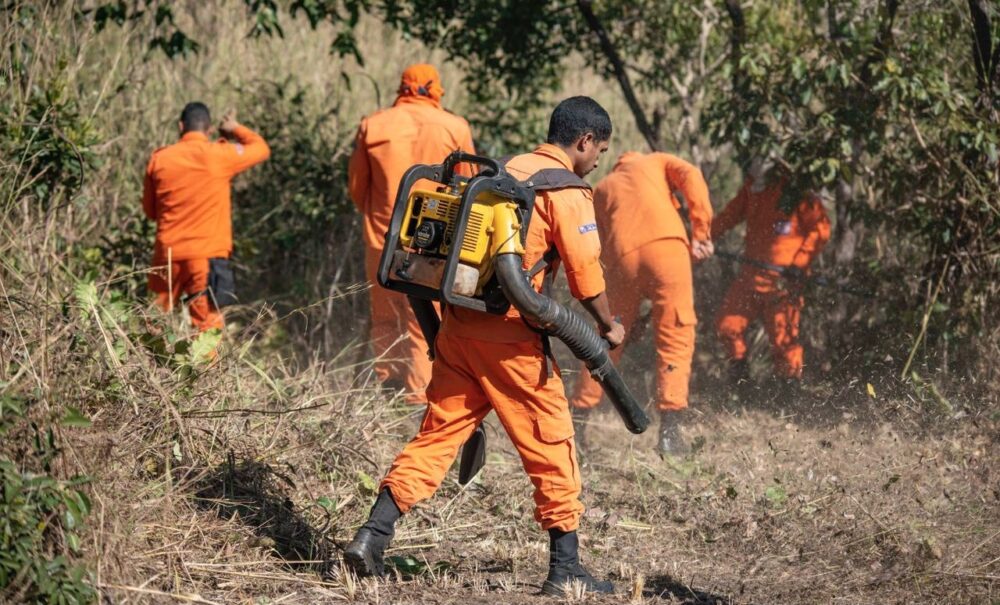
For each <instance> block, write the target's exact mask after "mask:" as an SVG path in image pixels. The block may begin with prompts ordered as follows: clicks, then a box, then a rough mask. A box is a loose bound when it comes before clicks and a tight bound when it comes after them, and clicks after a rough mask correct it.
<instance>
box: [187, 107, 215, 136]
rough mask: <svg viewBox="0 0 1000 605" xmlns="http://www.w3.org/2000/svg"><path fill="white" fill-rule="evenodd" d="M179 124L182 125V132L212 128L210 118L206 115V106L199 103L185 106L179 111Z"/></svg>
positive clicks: (209, 115)
mask: <svg viewBox="0 0 1000 605" xmlns="http://www.w3.org/2000/svg"><path fill="white" fill-rule="evenodd" d="M181 124H183V125H184V132H191V131H192V130H201V131H205V130H208V129H209V128H210V127H211V126H212V116H211V114H209V113H208V105H205V104H204V103H202V102H200V101H194V102H192V103H188V104H187V105H185V106H184V109H183V110H182V111H181Z"/></svg>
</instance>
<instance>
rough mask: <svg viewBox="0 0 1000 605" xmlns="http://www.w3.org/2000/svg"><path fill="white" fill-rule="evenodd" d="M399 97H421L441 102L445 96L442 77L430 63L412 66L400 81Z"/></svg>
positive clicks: (404, 72)
mask: <svg viewBox="0 0 1000 605" xmlns="http://www.w3.org/2000/svg"><path fill="white" fill-rule="evenodd" d="M399 96H401V97H407V96H421V97H429V98H431V99H434V100H435V101H440V100H441V97H443V96H444V88H443V87H442V86H441V75H440V74H438V70H437V69H436V68H435V67H434V66H433V65H430V64H428V63H418V64H416V65H411V66H409V67H407V68H406V70H405V71H403V77H402V78H401V79H400V81H399Z"/></svg>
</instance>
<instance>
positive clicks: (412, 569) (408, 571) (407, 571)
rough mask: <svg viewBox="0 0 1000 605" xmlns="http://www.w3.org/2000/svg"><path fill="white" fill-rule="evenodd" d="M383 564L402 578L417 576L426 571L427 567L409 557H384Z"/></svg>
mask: <svg viewBox="0 0 1000 605" xmlns="http://www.w3.org/2000/svg"><path fill="white" fill-rule="evenodd" d="M385 562H386V563H387V564H388V565H389V566H390V567H391V568H393V569H395V570H397V571H399V572H400V573H401V574H403V575H404V576H419V575H420V574H422V573H424V572H426V571H427V565H425V564H424V563H422V562H420V561H418V560H417V559H415V558H414V557H411V556H410V555H404V556H400V555H395V556H392V557H386V560H385Z"/></svg>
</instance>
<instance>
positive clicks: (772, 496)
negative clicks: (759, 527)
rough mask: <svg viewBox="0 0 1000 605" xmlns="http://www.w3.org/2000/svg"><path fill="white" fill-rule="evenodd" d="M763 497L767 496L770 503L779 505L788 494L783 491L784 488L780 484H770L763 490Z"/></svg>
mask: <svg viewBox="0 0 1000 605" xmlns="http://www.w3.org/2000/svg"><path fill="white" fill-rule="evenodd" d="M764 497H765V498H767V499H768V500H769V501H770V502H771V504H772V505H774V506H781V505H782V504H784V503H785V500H787V499H788V494H787V493H785V488H783V487H781V486H780V485H772V486H771V487H769V488H767V489H766V490H764Z"/></svg>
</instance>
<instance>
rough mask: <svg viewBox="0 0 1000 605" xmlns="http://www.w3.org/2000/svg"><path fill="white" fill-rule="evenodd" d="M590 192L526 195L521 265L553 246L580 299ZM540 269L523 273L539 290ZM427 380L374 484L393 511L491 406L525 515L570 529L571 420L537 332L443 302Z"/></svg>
mask: <svg viewBox="0 0 1000 605" xmlns="http://www.w3.org/2000/svg"><path fill="white" fill-rule="evenodd" d="M570 166H571V163H570V159H569V157H568V156H567V155H566V153H565V152H564V151H562V150H561V149H559V148H558V147H556V146H554V145H548V144H545V145H541V146H540V147H538V148H536V149H535V150H534V151H533V152H532V153H528V154H523V155H519V156H517V157H515V158H513V159H511V160H510V162H508V164H507V170H508V171H509V172H510V173H511V174H512V175H514V176H515V177H516V178H518V179H522V180H524V179H527V178H528V177H530V176H531V175H533V174H534V173H535V172H537V171H538V170H540V169H542V168H566V169H569V168H570ZM591 200H592V198H591V195H590V192H589V191H587V190H583V189H560V190H553V191H546V192H544V193H542V194H539V195H538V197H537V198H536V202H535V209H534V212H533V216H532V218H531V223H530V225H529V228H528V234H527V241H526V245H525V256H524V264H523V266H524V268H525V269H526V270H527V269H528V268H530V267H532V266H533V265H534V264H535V263H536V262H537V261H538V260H539V259H540V258H541V257H542V255H543V254H544V253H545V252H546V251H547V250H549V249H550V248H551V247H552V246H555V248H556V250H558V251H559V256H560V259H561V260H559V261H557V262H556V263H554V264H553V265H552V266H551V267H550V268H549V270H551V271H555V270H557V267H558V265H560V264H561V265H562V266H564V267H565V268H566V278H567V281H568V282H569V287H570V291H571V292H572V294H573V296H575V297H577V298H590V297H593V296H597V295H598V294H600V293H601V292H603V291H604V276H603V272H602V270H601V265H600V252H601V243H600V239H599V238H598V235H597V229H596V222H595V219H594V210H593V204H592V201H591ZM543 277H544V272H543V273H539V274H538V275H536V276H535V278H534V279H533V280H532V285H533V286H534V287H535V289H536V290H538V291H541V288H542V280H543ZM435 350H436V353H437V356H436V357H435V360H434V368H433V375H432V377H431V383H430V386H429V387H428V388H427V399H428V402H429V403H428V406H427V412H426V414H425V416H424V419H423V423H422V424H421V427H420V432H419V433H417V435H416V437H414V438H413V440H412V441H410V443H409V444H408V445H407V446H406V448H404V449H403V451H402V452H401V453H400V454H399V456H397V457H396V460H395V462H394V463H393V465H392V468H391V469H390V470H389V473H388V475H387V476H386V477H385V479H384V480H383V481H382V486H383V487H388V488H390V489H391V490H392V496H393V498H394V499H395V501H396V504H397V505H399V508H400V510H401V511H403V512H406V511H408V510H409V509H410V507H411V506H413V505H414V504H415V503H416V502H419V501H421V500H423V499H425V498H427V497H429V496H431V495H432V494H433V493H434V491H435V490H436V489H437V488H438V486H439V485H440V484H441V481H442V480H443V479H444V476H445V473H447V471H448V468H449V467H450V466H451V464H452V462H453V461H454V459H455V456H456V455H457V453H458V450H459V447H461V445H462V444H463V443H465V441H466V439H468V437H469V436H470V435H471V434H472V432H473V430H475V428H476V427H477V426H478V425H479V423H480V422H482V421H483V418H485V417H486V415H487V414H489V412H490V410H491V409H492V410H496V413H497V416H498V417H499V419H500V422H501V424H503V427H504V429H505V430H506V431H507V434H508V435H509V436H510V440H511V442H512V443H513V444H514V447H516V448H517V451H518V453H519V454H520V456H521V462H522V463H523V465H524V469H525V471H526V472H527V474H528V476H529V477H530V478H531V482H532V484H533V485H534V487H535V491H534V499H535V519H536V520H537V521H538V522H539V523H541V525H542V528H543V529H550V528H553V527H555V528H558V529H560V530H563V531H571V530H574V529H576V528H577V526H578V524H579V520H580V515H581V514H582V513H583V505H582V504H581V503H580V500H579V495H580V488H581V482H580V469H579V466H578V465H577V459H576V444H575V443H574V441H573V422H572V418H571V416H570V412H569V404H568V402H567V401H566V395H565V392H564V390H563V382H562V380H561V378H560V376H559V372H558V368H555V370H554V371H553V373H552V376H549V375H548V372H547V368H548V367H549V366H548V365H547V364H549V363H551V361H550V360H549V361H547V360H546V359H545V357H544V354H543V352H542V340H541V337H540V335H539V334H538V333H537V332H534V331H533V330H532V329H531V328H529V327H528V325H527V324H526V323H525V322H524V320H523V319H522V318H521V316H520V314H519V313H518V312H517V311H516V310H514V309H513V308H512V309H511V310H510V311H509V312H508V313H507V314H506V315H504V316H498V315H489V314H486V313H480V312H477V311H472V310H469V309H462V308H454V307H446V310H445V314H444V318H443V323H442V326H441V332H440V333H439V334H438V337H437V343H436V348H435Z"/></svg>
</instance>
